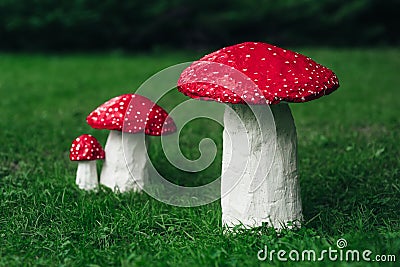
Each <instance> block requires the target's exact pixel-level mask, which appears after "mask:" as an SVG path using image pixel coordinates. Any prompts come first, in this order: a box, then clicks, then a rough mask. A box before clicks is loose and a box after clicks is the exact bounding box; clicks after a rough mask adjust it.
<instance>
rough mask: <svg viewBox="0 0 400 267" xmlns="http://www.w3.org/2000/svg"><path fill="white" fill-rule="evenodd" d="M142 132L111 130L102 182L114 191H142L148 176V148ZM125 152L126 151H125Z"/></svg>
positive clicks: (106, 146)
mask: <svg viewBox="0 0 400 267" xmlns="http://www.w3.org/2000/svg"><path fill="white" fill-rule="evenodd" d="M144 141H145V140H144V135H142V134H124V135H123V136H122V132H120V131H115V130H113V131H110V134H109V135H108V138H107V142H106V145H105V148H104V151H105V154H106V158H105V160H104V164H103V168H102V170H101V174H100V183H101V184H102V185H105V186H107V187H109V188H111V189H112V190H113V191H119V192H127V191H135V192H140V191H142V188H143V185H144V181H145V180H146V179H147V177H148V172H147V168H146V163H147V150H146V146H145V142H144ZM124 152H125V153H124Z"/></svg>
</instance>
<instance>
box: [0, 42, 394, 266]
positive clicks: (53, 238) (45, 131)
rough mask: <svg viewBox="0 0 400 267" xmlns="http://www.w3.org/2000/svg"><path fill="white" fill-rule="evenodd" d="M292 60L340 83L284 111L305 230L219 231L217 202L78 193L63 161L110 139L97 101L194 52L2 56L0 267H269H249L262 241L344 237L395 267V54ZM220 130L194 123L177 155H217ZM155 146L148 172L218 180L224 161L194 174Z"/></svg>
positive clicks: (329, 52)
mask: <svg viewBox="0 0 400 267" xmlns="http://www.w3.org/2000/svg"><path fill="white" fill-rule="evenodd" d="M300 52H303V53H305V54H307V55H309V56H311V57H313V58H314V59H316V60H317V61H318V62H320V63H322V64H324V65H327V66H329V67H331V68H332V69H333V70H334V71H335V72H336V73H337V75H338V77H339V78H340V81H341V87H340V89H339V90H338V91H337V92H335V93H334V94H332V95H330V96H328V97H324V98H321V99H319V100H316V101H313V102H309V103H306V104H301V105H300V104H295V105H292V110H293V114H294V117H295V121H296V125H297V130H298V138H299V155H298V156H299V167H300V179H301V190H302V192H301V193H302V200H303V209H304V215H305V219H306V223H305V225H304V227H303V228H302V229H301V230H299V231H284V232H283V233H281V234H277V233H274V232H272V231H271V230H269V229H261V230H257V231H246V232H242V233H238V234H236V235H224V234H223V232H222V229H221V219H220V217H221V211H220V205H219V202H218V201H217V202H214V203H211V204H209V205H206V206H202V207H197V208H178V207H172V206H168V205H166V204H163V203H160V202H158V201H156V200H154V199H152V198H151V197H149V196H147V195H137V194H132V193H129V194H117V195H116V194H113V193H110V192H109V191H108V190H104V189H102V190H101V191H100V192H99V193H86V192H82V191H80V190H78V189H77V188H76V186H75V184H74V182H75V181H74V178H75V177H74V176H75V169H76V163H72V162H70V161H69V159H68V150H69V146H70V144H71V141H72V140H73V139H74V138H75V137H76V136H78V135H80V134H83V133H91V134H93V135H95V136H96V137H97V138H98V139H99V141H100V142H101V143H103V144H104V142H105V139H106V137H107V132H106V131H96V130H94V129H91V128H90V127H89V126H88V125H86V123H85V117H86V115H87V114H88V113H89V112H90V111H91V110H92V109H94V108H95V107H96V106H97V105H99V104H100V103H102V102H103V101H105V100H107V99H108V98H110V97H112V96H115V95H119V94H122V93H126V92H131V91H133V90H135V89H136V88H137V87H138V86H139V85H140V84H141V83H142V82H143V81H145V80H146V79H147V78H149V77H150V76H151V75H152V74H154V73H156V72H157V71H159V70H161V69H163V68H165V67H167V66H169V65H172V64H176V63H181V62H184V61H187V60H192V59H196V58H197V57H198V56H199V55H194V54H189V53H168V54H160V53H159V54H151V55H136V56H135V55H129V56H126V55H107V54H104V55H62V56H56V55H53V56H52V55H26V54H25V55H24V54H22V55H12V54H0V107H1V109H0V111H1V113H0V129H1V130H0V265H1V266H13V265H14V266H19V265H44V266H48V265H65V266H88V265H91V266H94V265H101V266H109V265H123V266H249V265H255V266H257V265H262V266H266V265H268V264H269V263H270V262H268V261H267V262H259V261H258V260H257V252H258V250H260V249H261V248H263V247H264V245H268V248H269V249H276V250H279V249H284V250H287V251H289V250H290V249H298V250H303V249H316V250H322V249H327V248H328V247H329V246H332V248H336V246H335V242H336V240H337V239H338V238H340V237H342V238H345V239H346V240H347V242H348V248H349V249H359V250H363V249H369V250H371V251H373V255H375V254H395V255H396V257H397V262H396V263H392V264H387V265H392V266H396V264H397V266H398V264H399V262H400V213H399V211H400V204H399V203H400V171H399V168H400V164H399V163H400V158H399V157H400V153H399V152H400V143H399V140H400V139H399V137H400V127H399V126H400V116H399V114H398V112H399V96H400V95H399V88H398V78H399V75H398V72H399V69H400V50H398V49H386V50H378V49H370V50H358V49H353V50H344V49H343V50H336V49H303V50H301V49H300ZM172 95H173V96H174V97H170V98H168V97H166V99H165V101H164V103H163V106H164V107H165V108H166V109H167V110H171V108H172V107H173V106H174V105H175V104H176V103H177V102H179V101H184V100H185V99H186V98H185V97H183V96H180V95H179V94H177V93H175V94H174V93H172ZM168 99H172V100H171V101H170V102H169V101H168ZM221 131H222V128H221V127H220V126H218V125H216V124H212V123H209V124H207V123H204V122H202V121H194V122H192V123H191V124H190V125H188V127H186V128H185V131H183V132H182V134H181V149H182V150H183V153H184V154H185V155H186V156H188V157H189V158H196V157H198V156H199V151H198V149H197V146H198V142H199V140H200V139H201V138H204V137H209V138H212V139H213V140H214V141H215V143H216V144H217V147H218V148H219V149H220V148H221V143H222V142H221ZM152 141H153V142H152V145H151V149H150V152H151V155H150V156H151V158H152V160H153V163H154V165H155V166H156V167H157V169H159V170H160V172H162V173H163V174H164V175H166V176H167V177H168V178H169V179H170V180H173V181H175V182H176V183H180V184H188V185H196V184H201V183H204V182H205V181H208V180H210V179H214V178H216V177H217V176H218V175H219V166H220V162H221V154H220V153H219V154H218V156H217V158H216V159H215V162H214V163H213V164H212V165H211V166H210V167H209V168H208V169H206V170H205V171H203V172H201V173H199V174H188V173H185V172H182V171H179V170H176V169H175V168H173V167H172V166H171V165H169V164H168V162H167V160H166V159H165V157H164V156H163V155H162V151H161V147H160V142H159V139H158V138H152ZM347 264H348V263H346V262H343V263H340V262H334V263H331V264H330V265H335V266H345V265H347ZM274 265H275V266H297V264H296V263H290V262H277V261H275V262H274ZM302 265H307V263H303V264H302ZM308 265H309V266H311V265H318V266H326V265H329V262H324V263H321V262H319V263H308ZM352 266H383V265H382V263H376V262H375V263H369V264H367V263H365V262H363V263H353V264H352Z"/></svg>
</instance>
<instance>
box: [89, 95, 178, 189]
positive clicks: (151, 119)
mask: <svg viewBox="0 0 400 267" xmlns="http://www.w3.org/2000/svg"><path fill="white" fill-rule="evenodd" d="M86 121H87V123H88V124H89V125H90V126H92V127H93V128H95V129H107V130H110V134H109V135H108V138H107V142H106V145H105V148H104V149H105V152H106V154H107V158H106V159H105V161H104V164H103V168H102V170H101V174H100V183H101V184H103V185H105V186H107V187H109V188H111V189H113V190H117V191H119V192H126V191H136V192H139V191H141V190H142V188H143V185H144V181H145V180H146V179H147V177H148V173H147V169H146V164H147V151H146V143H145V140H144V138H143V135H142V134H140V133H144V134H146V135H156V136H159V135H164V134H170V133H173V132H175V131H176V126H175V123H174V121H173V120H172V118H171V117H169V116H168V113H167V112H166V111H165V110H164V109H162V108H161V107H160V106H158V105H157V104H155V103H153V102H152V101H151V100H150V99H148V98H146V97H144V96H141V95H138V94H124V95H121V96H117V97H114V98H112V99H110V100H108V101H107V102H105V103H104V104H102V105H101V106H99V107H98V108H96V109H95V110H94V111H93V112H91V113H90V114H89V116H87V118H86ZM122 132H124V133H126V134H124V135H122ZM124 148H125V150H124Z"/></svg>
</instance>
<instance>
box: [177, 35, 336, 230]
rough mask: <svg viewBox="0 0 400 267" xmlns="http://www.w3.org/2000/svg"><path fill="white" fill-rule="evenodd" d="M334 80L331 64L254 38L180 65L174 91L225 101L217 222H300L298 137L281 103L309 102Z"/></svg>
mask: <svg viewBox="0 0 400 267" xmlns="http://www.w3.org/2000/svg"><path fill="white" fill-rule="evenodd" d="M238 73H239V75H238ZM243 77H244V78H243ZM338 87H339V81H338V79H337V77H336V75H335V73H333V72H332V71H331V70H330V69H328V68H326V67H324V66H322V65H320V64H318V63H316V62H315V61H313V60H312V59H311V58H309V57H306V56H304V55H301V54H299V53H296V52H293V51H290V50H286V49H282V48H279V47H276V46H273V45H270V44H266V43H261V42H246V43H241V44H236V45H233V46H229V47H225V48H222V49H220V50H218V51H216V52H214V53H211V54H209V55H206V56H204V57H203V58H201V59H200V60H199V61H196V62H194V63H192V64H191V65H190V66H189V67H188V68H187V69H185V70H184V71H183V72H182V74H181V76H180V78H179V81H178V90H179V91H180V92H182V93H183V94H185V95H187V96H189V97H191V98H195V99H202V100H214V101H218V102H222V103H227V106H226V109H225V114H224V132H223V156H222V174H221V206H222V223H223V225H224V226H226V227H228V228H229V227H234V226H238V225H241V226H244V227H246V228H247V227H256V226H261V225H262V224H263V223H267V224H268V225H269V226H273V227H274V228H276V229H281V228H282V227H292V226H298V227H299V226H301V221H302V220H303V216H302V206H301V198H300V187H299V181H298V173H297V136H296V127H295V124H294V120H293V117H292V114H291V111H290V108H289V105H288V103H292V102H293V103H302V102H307V101H311V100H314V99H317V98H319V97H322V96H324V95H328V94H330V93H331V92H333V91H335V90H336V89H337V88H338ZM271 112H272V115H271ZM271 129H274V131H271ZM245 139H247V140H245ZM246 141H247V142H246ZM232 180H236V181H238V182H237V183H235V184H233V182H232Z"/></svg>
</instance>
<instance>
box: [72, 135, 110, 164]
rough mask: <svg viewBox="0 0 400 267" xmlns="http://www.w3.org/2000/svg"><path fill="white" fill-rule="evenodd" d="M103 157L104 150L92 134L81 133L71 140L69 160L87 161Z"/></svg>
mask: <svg viewBox="0 0 400 267" xmlns="http://www.w3.org/2000/svg"><path fill="white" fill-rule="evenodd" d="M104 158H105V153H104V150H103V148H102V147H101V145H100V143H99V142H98V141H97V139H96V138H95V137H94V136H92V135H90V134H83V135H81V136H79V137H77V138H76V139H75V140H74V141H73V142H72V145H71V149H70V153H69V159H70V160H72V161H87V160H98V159H104Z"/></svg>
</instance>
